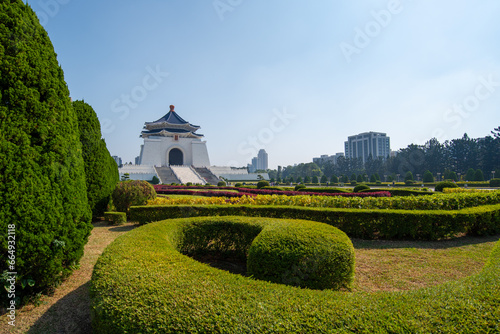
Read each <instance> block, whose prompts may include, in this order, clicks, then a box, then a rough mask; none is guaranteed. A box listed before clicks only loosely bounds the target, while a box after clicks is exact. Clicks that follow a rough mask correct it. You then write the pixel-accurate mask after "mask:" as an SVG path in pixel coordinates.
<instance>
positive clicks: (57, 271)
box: [0, 0, 118, 307]
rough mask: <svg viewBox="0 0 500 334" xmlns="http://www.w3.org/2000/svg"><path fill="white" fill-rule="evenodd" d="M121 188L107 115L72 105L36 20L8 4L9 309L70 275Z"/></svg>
mask: <svg viewBox="0 0 500 334" xmlns="http://www.w3.org/2000/svg"><path fill="white" fill-rule="evenodd" d="M117 181H118V170H117V166H116V163H115V162H114V160H113V159H112V158H111V156H110V154H109V152H108V150H107V148H106V144H105V143H104V140H103V139H102V138H101V133H100V124H99V121H98V119H97V116H96V114H95V112H94V110H93V109H92V108H91V107H90V106H89V105H87V104H86V103H84V102H83V101H77V102H74V103H72V102H71V99H70V96H69V90H68V87H67V85H66V82H65V80H64V74H63V71H62V69H61V67H60V66H59V63H58V61H57V56H56V54H55V52H54V48H53V46H52V43H51V41H50V39H49V37H48V35H47V32H46V31H45V29H44V28H43V27H42V26H41V25H40V23H39V21H38V18H37V16H36V14H35V13H34V11H33V10H32V9H31V7H29V6H28V5H26V4H25V3H24V2H23V1H21V0H9V1H0V230H1V231H2V233H1V235H2V237H1V238H0V285H2V286H3V287H5V289H1V291H2V292H1V293H0V307H1V306H7V305H9V306H10V305H11V303H12V302H15V303H16V304H17V305H18V306H19V304H21V303H24V302H26V301H27V300H29V298H31V296H33V295H36V294H37V293H39V292H47V291H50V290H51V289H52V288H54V287H55V286H57V284H59V283H60V282H61V280H62V279H64V278H65V277H67V276H68V275H69V274H70V272H71V271H72V269H74V268H75V267H76V266H77V264H78V262H79V260H80V258H81V256H82V255H83V247H84V245H85V244H86V242H87V239H88V236H89V235H90V231H91V230H92V224H91V219H92V214H94V215H98V214H100V213H101V212H102V211H103V210H104V209H105V208H106V206H107V203H108V201H109V198H110V195H111V191H112V190H113V188H114V187H115V184H116V183H117Z"/></svg>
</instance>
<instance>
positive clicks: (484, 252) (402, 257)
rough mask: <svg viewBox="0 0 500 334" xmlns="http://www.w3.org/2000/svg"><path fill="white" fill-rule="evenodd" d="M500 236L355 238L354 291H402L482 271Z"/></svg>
mask: <svg viewBox="0 0 500 334" xmlns="http://www.w3.org/2000/svg"><path fill="white" fill-rule="evenodd" d="M499 238H500V235H497V236H490V237H463V238H458V239H454V240H445V241H386V240H360V239H352V241H353V244H354V248H355V250H356V271H355V279H354V289H353V290H354V291H367V292H371V291H402V290H413V289H419V288H423V287H430V286H434V285H437V284H441V283H444V282H448V281H454V280H458V279H461V278H464V277H467V276H470V275H473V274H476V273H478V272H480V271H481V269H482V268H483V266H484V264H485V263H486V260H487V259H488V257H489V255H490V252H491V250H492V249H493V246H494V244H495V242H496V241H498V239H499Z"/></svg>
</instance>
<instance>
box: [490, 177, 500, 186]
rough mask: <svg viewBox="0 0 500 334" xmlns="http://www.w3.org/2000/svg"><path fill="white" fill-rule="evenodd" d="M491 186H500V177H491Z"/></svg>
mask: <svg viewBox="0 0 500 334" xmlns="http://www.w3.org/2000/svg"><path fill="white" fill-rule="evenodd" d="M490 187H500V179H491V180H490Z"/></svg>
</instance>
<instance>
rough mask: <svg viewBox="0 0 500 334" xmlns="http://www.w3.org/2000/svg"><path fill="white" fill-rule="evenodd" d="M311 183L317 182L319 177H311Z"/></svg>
mask: <svg viewBox="0 0 500 334" xmlns="http://www.w3.org/2000/svg"><path fill="white" fill-rule="evenodd" d="M312 183H319V179H318V177H317V176H316V175H314V176H313V177H312Z"/></svg>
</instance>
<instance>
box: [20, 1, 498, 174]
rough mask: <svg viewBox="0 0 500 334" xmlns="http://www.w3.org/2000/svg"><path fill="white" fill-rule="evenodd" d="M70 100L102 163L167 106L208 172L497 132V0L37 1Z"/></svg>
mask: <svg viewBox="0 0 500 334" xmlns="http://www.w3.org/2000/svg"><path fill="white" fill-rule="evenodd" d="M29 3H30V5H31V6H32V8H33V9H34V10H35V11H36V12H37V14H38V16H39V18H40V20H41V22H42V24H43V25H44V26H45V28H46V29H47V31H48V33H49V36H50V38H51V40H52V42H53V44H54V48H55V50H56V52H57V54H58V59H59V62H60V64H61V66H62V68H63V70H64V73H65V79H66V82H67V83H68V86H69V89H70V91H71V96H72V98H73V99H74V100H75V99H84V100H85V101H86V102H88V103H89V104H91V105H92V106H93V107H94V109H95V111H96V112H97V115H98V116H99V119H100V120H101V124H102V128H103V129H102V130H103V135H104V138H105V139H106V142H107V145H108V148H109V150H110V152H111V154H112V155H118V156H121V157H122V158H123V159H124V161H125V162H128V161H133V159H134V157H135V156H137V155H139V151H140V145H141V143H142V140H141V139H140V138H139V135H140V132H141V129H142V127H143V125H144V122H149V121H154V120H156V119H158V118H160V117H161V116H163V115H164V114H165V113H167V112H168V106H169V105H170V104H174V105H175V106H176V111H177V112H178V113H179V115H180V116H182V117H183V118H184V119H186V120H187V121H189V122H191V123H193V124H196V125H200V126H201V129H200V130H199V131H198V132H199V133H202V134H204V135H205V140H206V141H207V146H208V151H209V154H210V158H211V163H212V164H213V165H235V166H244V165H245V166H246V164H247V163H249V162H250V160H251V158H252V156H254V155H256V153H257V151H258V149H260V148H264V149H265V150H266V151H267V152H268V154H269V166H270V167H271V168H276V166H277V165H284V166H286V165H288V164H294V163H300V162H309V161H312V158H313V157H316V156H319V155H321V154H335V153H337V152H343V151H344V141H345V140H346V139H347V137H348V136H350V135H353V134H357V133H361V132H367V131H378V132H385V133H387V135H388V136H390V137H391V149H393V150H397V149H400V148H404V147H406V146H407V145H409V144H411V143H416V144H423V143H425V142H426V141H427V140H429V139H430V138H432V137H436V138H438V139H439V140H440V141H441V142H443V141H444V140H449V139H454V138H458V137H461V136H462V135H463V134H464V133H468V135H469V136H470V137H474V138H475V137H484V136H486V135H488V134H489V133H490V131H491V130H493V128H494V127H497V126H500V117H499V115H500V112H499V111H500V108H499V106H500V63H499V60H500V43H499V36H500V20H499V19H498V17H500V1H498V0H482V1H472V0H470V1H464V0H453V1H451V0H440V1H433V0H419V1H416V0H413V1H411V0H401V1H396V0H385V1H356V2H355V1H352V0H338V1H303V0H302V1H297V0H274V1H268V0H267V1H264V0H252V1H250V0H216V1H212V0H204V1H200V0H192V1H181V0H175V1H174V0H161V1H160V0H143V1H137V0H134V1H131V0H121V1H95V0H87V1H81V0H78V1H77V0H39V1H31V2H29Z"/></svg>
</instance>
